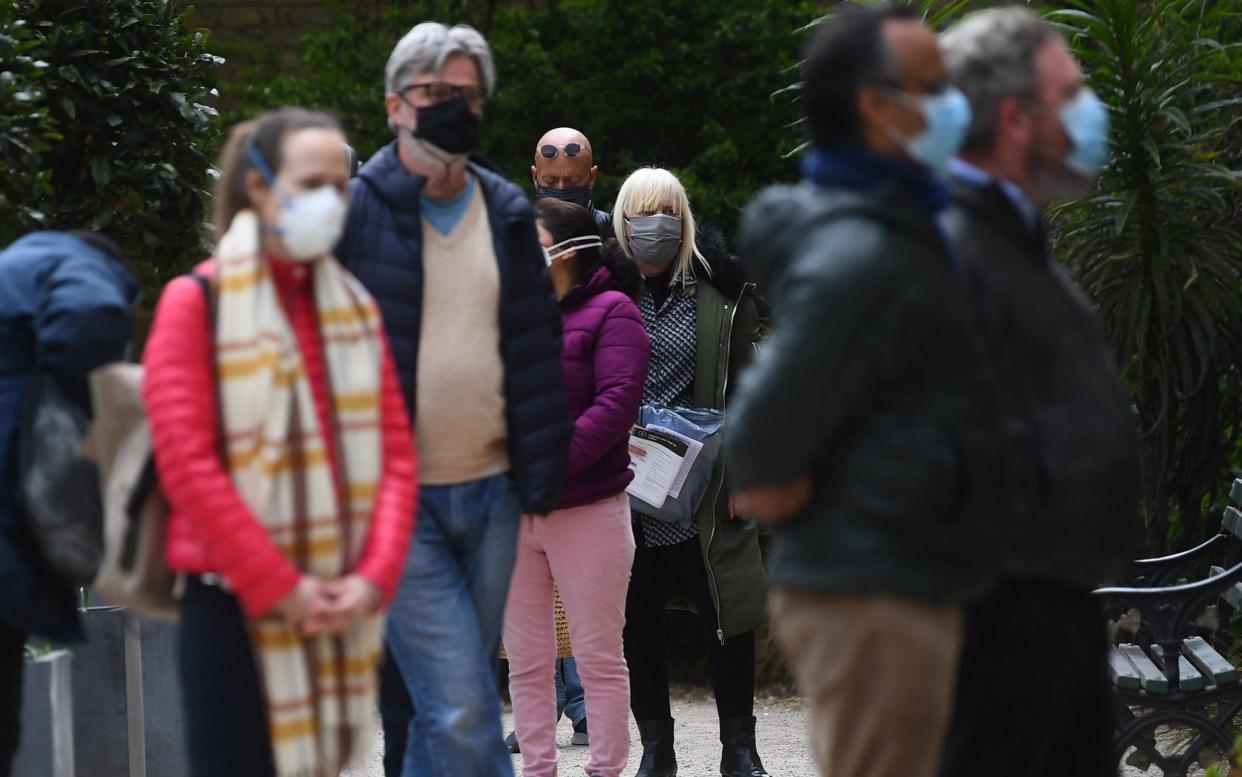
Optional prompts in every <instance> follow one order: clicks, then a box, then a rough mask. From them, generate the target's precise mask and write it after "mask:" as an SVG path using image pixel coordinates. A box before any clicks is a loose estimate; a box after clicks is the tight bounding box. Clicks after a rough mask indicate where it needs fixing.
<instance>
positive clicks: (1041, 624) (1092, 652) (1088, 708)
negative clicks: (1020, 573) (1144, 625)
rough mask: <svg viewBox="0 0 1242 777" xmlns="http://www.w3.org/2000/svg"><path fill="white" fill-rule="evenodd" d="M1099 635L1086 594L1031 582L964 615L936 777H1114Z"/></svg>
mask: <svg viewBox="0 0 1242 777" xmlns="http://www.w3.org/2000/svg"><path fill="white" fill-rule="evenodd" d="M1104 628H1105V627H1104V615H1103V613H1102V612H1101V611H1100V607H1099V604H1097V603H1096V602H1095V601H1094V600H1093V599H1092V598H1091V595H1090V594H1089V593H1088V592H1086V591H1081V590H1074V589H1069V588H1064V587H1060V586H1055V585H1050V584H1046V583H1040V582H1033V581H1011V582H1009V583H1006V584H1005V585H1003V586H1002V587H1001V588H1000V589H999V590H997V591H996V592H995V593H993V594H992V595H990V596H988V597H987V598H986V599H985V600H984V601H982V602H979V603H978V604H975V605H972V606H970V607H967V608H966V618H965V624H964V642H963V646H962V659H961V670H960V673H959V676H958V685H957V698H956V700H955V702H954V703H955V708H954V712H953V722H952V724H951V726H950V730H949V734H948V737H947V738H946V739H945V745H944V751H943V753H942V755H941V761H940V774H941V775H942V777H975V775H979V777H983V775H987V776H988V777H993V776H994V775H995V774H996V773H997V770H998V768H999V765H1001V764H1003V765H1004V768H1003V769H1001V771H1003V772H1004V773H1005V774H1006V775H1007V776H1008V777H1105V776H1106V775H1107V777H1116V775H1117V762H1116V760H1115V759H1114V757H1113V727H1114V723H1115V714H1116V713H1115V711H1114V708H1113V702H1112V692H1111V689H1110V682H1109V678H1108V644H1107V636H1106V634H1105V630H1104Z"/></svg>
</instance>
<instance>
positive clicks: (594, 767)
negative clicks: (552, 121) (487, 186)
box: [504, 199, 651, 777]
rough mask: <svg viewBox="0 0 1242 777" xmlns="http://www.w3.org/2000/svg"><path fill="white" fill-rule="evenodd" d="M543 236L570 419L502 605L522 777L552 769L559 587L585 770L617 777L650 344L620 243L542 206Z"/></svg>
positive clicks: (636, 280) (572, 215)
mask: <svg viewBox="0 0 1242 777" xmlns="http://www.w3.org/2000/svg"><path fill="white" fill-rule="evenodd" d="M536 210H537V211H538V214H539V224H538V225H539V239H540V242H541V243H542V244H543V246H544V249H545V253H546V254H547V258H548V268H549V271H550V272H551V274H552V282H553V284H554V286H555V287H556V293H557V296H559V297H560V300H561V315H562V316H563V319H564V332H565V333H564V343H563V346H562V351H561V367H562V370H563V371H564V376H565V394H566V396H567V398H568V400H569V411H570V415H571V416H572V417H573V419H574V433H573V440H572V441H571V443H570V451H569V473H568V476H569V477H568V481H567V483H566V487H565V491H564V494H563V496H562V498H561V503H560V506H559V507H558V508H557V509H556V510H554V511H553V512H552V513H551V514H550V515H548V516H545V517H534V518H531V519H529V520H527V521H525V522H524V523H523V524H522V534H521V539H520V540H519V542H518V554H517V564H516V566H515V567H514V570H513V582H512V585H511V586H510V589H509V601H508V606H507V608H506V611H505V626H504V642H505V650H506V652H507V653H508V656H509V690H510V694H511V695H512V697H513V714H514V724H515V727H516V729H517V738H518V744H519V745H520V746H521V751H522V761H523V773H524V774H525V775H526V776H527V777H554V775H556V760H557V749H556V687H555V682H554V677H553V673H554V669H555V663H556V628H555V624H554V622H553V614H552V603H553V589H554V586H555V587H556V588H558V589H559V591H560V595H561V600H562V602H564V604H565V612H566V614H567V615H568V616H569V633H570V638H571V640H572V642H573V648H574V658H575V659H576V660H577V663H578V674H579V675H580V676H581V678H582V686H583V689H584V690H585V692H586V706H587V719H589V720H590V721H591V739H590V743H591V756H590V760H589V761H588V762H587V766H586V771H587V774H590V775H599V777H619V775H620V774H621V770H622V769H624V768H625V765H626V762H627V761H628V760H629V745H630V736H629V703H630V702H629V699H630V689H629V671H628V669H627V667H626V664H625V657H624V653H623V651H622V641H621V632H622V629H623V628H624V626H625V598H626V591H627V589H628V587H629V581H630V567H631V565H632V563H633V560H634V534H633V530H632V529H631V527H630V507H629V500H628V499H627V497H626V495H625V488H626V486H627V485H629V483H630V480H631V479H632V477H633V474H632V473H631V472H630V469H629V464H630V456H629V435H630V428H631V427H632V426H633V425H634V422H635V421H636V420H637V418H638V409H639V404H640V402H641V400H642V394H643V384H644V383H645V382H646V379H647V362H648V360H649V358H650V354H651V342H650V340H649V339H648V337H647V331H646V329H645V328H644V327H643V319H642V314H641V313H639V311H638V306H637V305H636V304H635V303H634V296H635V295H636V293H637V292H638V290H639V289H640V288H641V279H640V277H639V275H638V270H637V268H636V267H635V266H634V264H633V262H631V261H630V260H629V259H628V258H627V257H626V256H625V254H624V252H622V251H621V249H620V247H619V246H618V245H617V244H616V241H612V240H610V241H609V242H608V244H607V245H605V244H603V243H602V242H601V240H600V237H599V231H598V227H596V225H595V219H594V218H593V217H592V216H591V213H590V211H588V210H586V209H585V208H582V207H581V206H578V205H574V204H572V203H567V202H561V201H559V200H552V199H544V200H540V201H539V202H538V203H537V204H536Z"/></svg>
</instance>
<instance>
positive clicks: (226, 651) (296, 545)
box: [143, 108, 416, 777]
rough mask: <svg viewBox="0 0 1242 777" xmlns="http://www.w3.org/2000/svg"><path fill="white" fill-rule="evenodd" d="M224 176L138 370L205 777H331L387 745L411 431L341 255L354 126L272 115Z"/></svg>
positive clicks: (409, 497) (192, 726) (410, 502)
mask: <svg viewBox="0 0 1242 777" xmlns="http://www.w3.org/2000/svg"><path fill="white" fill-rule="evenodd" d="M220 167H221V170H222V174H221V177H220V181H219V186H218V189H217V193H216V228H217V230H218V231H219V232H220V235H221V237H220V241H219V244H218V246H217V247H216V251H215V255H214V256H213V257H212V259H211V260H209V261H207V262H204V263H203V264H201V265H199V266H198V268H197V269H196V274H197V275H198V276H199V278H198V281H199V282H196V279H194V278H190V277H182V278H178V279H176V280H174V281H173V282H172V283H170V284H169V285H168V287H167V288H166V289H165V290H164V293H163V295H162V296H161V297H160V302H159V307H158V308H157V309H156V312H155V323H154V325H153V327H152V331H151V337H150V340H149V341H148V343H147V349H146V353H145V356H144V359H143V361H144V363H145V365H146V370H147V372H146V382H145V385H144V387H143V396H144V399H145V400H146V405H147V409H148V413H149V414H150V420H151V436H152V440H153V443H154V447H155V458H156V465H157V469H158V471H159V476H160V483H161V485H162V487H163V490H164V493H165V494H166V495H167V497H168V501H169V504H170V506H171V515H170V517H169V526H168V545H167V554H166V555H167V559H168V564H169V567H171V568H172V569H173V570H175V571H177V572H180V573H182V574H184V575H185V579H186V586H185V595H184V597H183V599H182V603H181V628H180V634H179V637H178V646H177V652H178V663H179V664H180V670H181V685H182V690H183V695H184V697H185V717H186V744H187V749H188V751H189V762H190V777H220V775H249V776H252V777H269V776H273V775H274V776H275V777H329V776H331V777H336V775H338V774H339V773H340V770H341V767H342V766H343V765H344V764H345V763H346V762H347V761H349V760H350V756H351V755H352V754H355V753H358V752H363V751H365V749H366V748H367V747H368V746H369V745H370V744H371V741H372V738H373V736H374V734H373V732H372V731H371V729H372V721H373V719H374V716H375V707H376V680H375V678H376V668H377V662H378V659H379V656H380V652H381V650H382V649H383V642H382V620H381V618H380V617H379V611H380V609H381V608H382V607H384V605H385V603H386V602H389V601H391V599H392V596H393V594H394V592H395V590H396V587H397V581H398V579H399V578H400V574H401V569H402V566H403V564H404V561H405V555H406V550H407V549H408V548H409V544H410V535H411V531H412V528H413V520H414V497H415V482H416V481H415V462H414V449H413V442H412V440H411V437H410V423H409V419H408V417H407V415H406V411H405V401H404V398H403V396H402V393H401V387H400V384H399V382H398V380H397V374H396V370H395V369H394V367H393V361H392V356H391V354H390V353H389V351H388V345H387V341H386V338H385V337H384V331H383V326H382V325H381V323H380V316H379V310H378V308H377V307H376V305H375V302H374V301H373V300H372V299H371V297H370V295H369V294H367V293H366V291H365V290H364V289H363V288H362V285H361V284H359V283H358V282H357V281H356V280H354V278H353V277H352V276H350V275H349V274H348V273H347V272H346V271H345V270H344V269H343V268H342V267H341V266H340V265H339V264H337V263H336V261H335V260H334V259H332V258H331V256H330V255H329V253H328V252H329V251H330V250H331V248H332V246H333V244H334V243H335V242H336V239H337V238H338V237H339V236H340V231H341V227H342V225H343V224H344V221H345V210H346V200H345V186H346V182H347V180H348V156H347V153H346V147H345V138H344V136H343V135H342V134H341V130H340V126H339V125H338V124H337V123H336V121H335V120H333V119H332V118H331V117H328V116H325V115H324V114H321V113H313V112H310V111H305V110H301V109H292V108H286V109H283V110H280V111H274V112H271V113H268V114H264V115H263V116H261V117H259V118H258V119H257V120H255V121H253V122H249V123H247V124H244V125H240V126H239V127H237V128H236V129H235V130H234V131H233V134H232V135H231V136H230V139H229V144H228V146H227V148H226V150H225V154H224V159H223V160H222V162H221V165H220ZM205 291H209V293H204V292H205Z"/></svg>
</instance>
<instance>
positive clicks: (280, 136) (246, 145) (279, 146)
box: [213, 108, 345, 238]
mask: <svg viewBox="0 0 1242 777" xmlns="http://www.w3.org/2000/svg"><path fill="white" fill-rule="evenodd" d="M304 129H330V130H336V131H337V132H339V133H341V134H342V135H344V134H345V131H344V130H343V129H341V123H340V122H338V121H337V120H336V119H334V118H332V117H331V116H329V115H328V114H326V113H323V112H321V111H309V110H307V109H305V108H280V109H278V110H275V111H268V112H266V113H263V114H261V115H259V116H257V117H255V118H253V119H250V120H248V121H243V122H241V123H239V124H236V125H234V126H233V129H232V130H231V131H230V132H229V138H228V141H227V142H225V144H224V152H223V153H222V154H221V155H220V180H219V181H217V182H216V196H215V217H214V219H213V220H214V221H215V227H216V236H217V238H218V237H220V236H222V235H223V234H224V233H225V232H227V231H228V228H229V225H230V224H232V223H233V217H234V216H236V215H237V214H238V212H239V211H242V210H244V209H246V208H248V207H250V205H251V202H250V195H249V194H247V193H246V175H247V174H248V173H249V172H250V171H251V170H254V169H255V166H254V161H253V160H252V159H251V158H250V149H251V148H253V149H255V150H256V151H258V152H259V155H260V156H261V157H263V161H265V162H267V165H268V167H270V168H272V172H273V173H279V172H280V168H281V166H282V165H283V164H284V161H285V160H284V149H283V145H284V139H285V137H286V136H287V135H289V134H290V133H292V132H297V131H298V130H304Z"/></svg>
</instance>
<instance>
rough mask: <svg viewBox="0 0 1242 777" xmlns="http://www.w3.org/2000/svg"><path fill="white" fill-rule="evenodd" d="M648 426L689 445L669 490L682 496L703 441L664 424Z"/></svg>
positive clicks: (669, 493) (670, 492) (672, 493)
mask: <svg viewBox="0 0 1242 777" xmlns="http://www.w3.org/2000/svg"><path fill="white" fill-rule="evenodd" d="M647 428H648V429H649V430H651V431H654V432H660V433H661V434H667V435H669V436H670V437H676V438H677V439H679V440H681V441H682V442H684V443H685V444H686V446H687V449H686V460H685V461H683V462H682V463H681V469H680V470H679V471H678V472H677V479H676V480H674V481H673V487H672V488H670V489H669V490H668V495H669V496H671V497H673V498H674V499H677V498H678V497H680V496H681V487H682V486H684V485H685V484H686V478H688V477H690V468H691V467H693V466H694V462H695V460H696V459H698V457H699V452H700V451H702V450H703V443H701V442H699V441H698V440H694V439H691V438H689V437H687V436H686V435H684V434H682V433H681V432H675V431H673V430H672V429H669V428H667V427H664V426H649V427H647Z"/></svg>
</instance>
